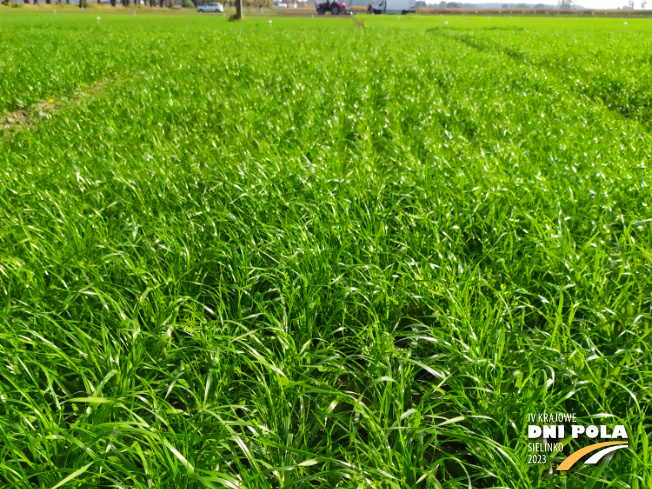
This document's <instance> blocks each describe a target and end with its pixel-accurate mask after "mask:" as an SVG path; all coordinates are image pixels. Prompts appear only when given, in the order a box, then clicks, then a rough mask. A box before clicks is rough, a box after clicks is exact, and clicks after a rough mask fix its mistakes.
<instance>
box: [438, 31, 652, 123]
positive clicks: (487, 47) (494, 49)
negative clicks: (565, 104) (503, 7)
mask: <svg viewBox="0 0 652 489" xmlns="http://www.w3.org/2000/svg"><path fill="white" fill-rule="evenodd" d="M427 32H432V33H434V34H436V35H440V36H441V37H444V38H445V39H450V40H453V41H457V42H459V43H461V44H464V45H465V46H468V47H470V48H472V49H475V50H477V51H480V52H482V53H495V54H499V55H503V56H505V57H507V58H509V59H511V60H512V61H515V62H517V63H520V64H522V65H526V64H529V65H531V66H534V67H536V68H537V69H538V70H540V71H542V72H544V73H545V75H546V77H548V78H550V79H554V80H557V81H560V80H559V77H558V76H557V74H556V73H555V72H553V71H551V70H550V69H548V68H546V67H545V66H544V65H542V64H541V63H538V62H536V61H534V60H530V61H529V62H528V58H527V57H526V55H525V53H522V52H520V51H514V50H511V49H509V48H505V47H503V46H499V45H496V44H486V43H485V44H483V43H480V42H477V41H475V40H474V39H472V38H470V37H469V36H466V35H456V36H453V35H449V34H446V33H442V32H440V30H439V29H428V30H427ZM560 82H561V81H560ZM572 92H573V93H574V94H575V95H578V96H583V97H586V98H587V100H589V101H590V102H591V103H593V104H600V105H601V106H603V107H604V108H605V109H607V110H608V111H609V112H611V113H612V114H614V115H616V116H617V117H620V118H622V119H625V120H628V121H632V122H635V123H637V124H638V125H640V126H641V128H642V129H643V130H645V131H646V132H647V133H651V129H652V128H650V126H649V123H650V121H648V120H646V119H644V118H643V119H642V118H638V117H636V116H634V115H632V114H631V113H629V112H628V111H626V110H624V109H623V108H622V107H617V106H611V105H607V104H604V103H601V101H599V100H597V97H596V95H591V94H590V93H586V92H584V91H582V90H578V89H576V88H574V87H573V88H572Z"/></svg>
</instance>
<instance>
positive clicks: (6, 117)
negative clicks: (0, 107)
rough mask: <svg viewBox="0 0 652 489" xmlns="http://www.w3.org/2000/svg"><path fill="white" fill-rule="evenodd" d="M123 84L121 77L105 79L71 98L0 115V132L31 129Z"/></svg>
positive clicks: (83, 88)
mask: <svg viewBox="0 0 652 489" xmlns="http://www.w3.org/2000/svg"><path fill="white" fill-rule="evenodd" d="M122 82H124V78H123V77H121V76H115V77H111V78H105V79H104V80H100V81H98V82H95V83H92V84H90V85H86V86H84V87H82V88H81V89H80V90H78V91H77V93H75V95H74V96H73V97H71V98H63V97H57V96H52V97H48V98H47V99H44V100H40V101H38V102H36V103H35V104H33V105H31V106H29V107H26V108H22V109H18V110H15V111H13V112H9V113H8V114H0V132H16V131H22V130H25V129H31V128H32V127H33V126H34V125H35V124H36V123H37V122H38V121H39V120H41V119H43V118H50V117H52V114H54V113H55V112H58V111H60V110H61V109H62V108H63V106H64V105H70V104H79V103H81V102H82V101H83V100H85V99H88V98H94V97H96V96H97V95H98V94H99V93H101V92H103V91H104V90H105V89H106V88H107V86H108V85H110V84H114V83H122Z"/></svg>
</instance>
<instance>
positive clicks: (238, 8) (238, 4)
mask: <svg viewBox="0 0 652 489" xmlns="http://www.w3.org/2000/svg"><path fill="white" fill-rule="evenodd" d="M234 18H235V20H242V19H243V18H244V13H243V12H242V0H235V17H234Z"/></svg>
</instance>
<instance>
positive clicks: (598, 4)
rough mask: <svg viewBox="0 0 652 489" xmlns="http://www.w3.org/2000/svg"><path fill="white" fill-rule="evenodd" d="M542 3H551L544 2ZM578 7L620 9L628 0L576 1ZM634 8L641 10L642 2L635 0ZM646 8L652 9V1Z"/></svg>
mask: <svg viewBox="0 0 652 489" xmlns="http://www.w3.org/2000/svg"><path fill="white" fill-rule="evenodd" d="M541 3H545V4H548V3H551V2H547V1H542V2H541ZM576 3H577V5H581V6H582V7H586V8H618V7H624V6H625V5H627V3H628V2H627V0H576ZM634 8H637V9H640V8H641V0H634ZM645 8H649V9H652V1H650V2H648V4H647V5H646V6H645Z"/></svg>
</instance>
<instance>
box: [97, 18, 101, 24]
mask: <svg viewBox="0 0 652 489" xmlns="http://www.w3.org/2000/svg"><path fill="white" fill-rule="evenodd" d="M97 25H100V18H99V17H98V18H97Z"/></svg>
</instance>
